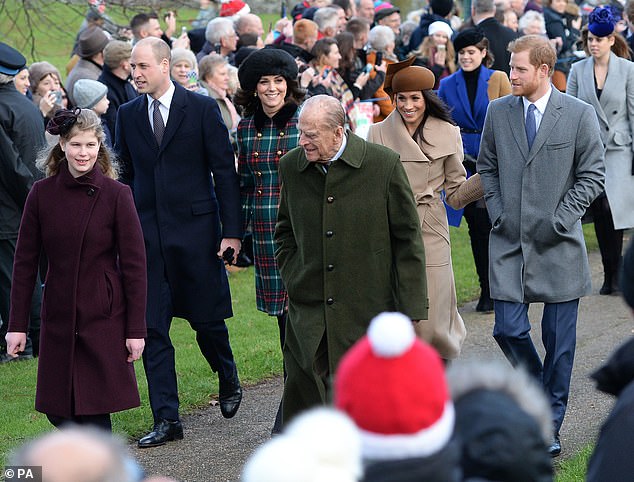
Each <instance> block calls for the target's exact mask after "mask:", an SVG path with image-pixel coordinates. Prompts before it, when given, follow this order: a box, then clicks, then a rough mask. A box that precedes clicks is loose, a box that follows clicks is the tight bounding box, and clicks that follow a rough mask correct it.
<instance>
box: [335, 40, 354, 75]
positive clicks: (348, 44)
mask: <svg viewBox="0 0 634 482" xmlns="http://www.w3.org/2000/svg"><path fill="white" fill-rule="evenodd" d="M335 40H336V41H337V47H339V54H340V55H341V60H340V61H339V69H337V70H339V71H341V72H349V71H351V70H353V69H354V61H355V59H356V57H357V53H356V52H355V50H354V35H352V34H351V33H350V32H341V33H340V34H337V36H336V37H335Z"/></svg>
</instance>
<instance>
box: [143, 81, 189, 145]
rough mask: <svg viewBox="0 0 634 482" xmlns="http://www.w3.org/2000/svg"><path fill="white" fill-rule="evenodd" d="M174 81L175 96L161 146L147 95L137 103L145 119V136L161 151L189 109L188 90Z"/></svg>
mask: <svg viewBox="0 0 634 482" xmlns="http://www.w3.org/2000/svg"><path fill="white" fill-rule="evenodd" d="M172 83H173V84H174V96H173V97H172V103H171V104H170V113H169V117H168V119H167V125H166V126H165V134H163V140H162V142H161V145H160V146H157V144H156V138H155V137H154V133H153V132H152V127H151V126H150V119H149V117H148V100H147V95H143V96H142V101H141V102H139V103H138V105H137V111H138V112H139V114H140V115H141V116H142V118H143V119H144V121H142V122H141V126H142V127H141V129H142V131H143V137H144V138H145V139H146V141H147V142H148V143H149V144H151V145H152V147H153V148H155V149H157V148H158V150H159V152H160V151H162V150H163V149H164V148H165V146H167V145H168V144H169V142H170V140H171V139H172V137H174V134H176V132H177V131H178V127H179V126H180V124H181V122H182V121H183V119H184V118H185V111H186V109H187V91H186V90H185V88H183V87H181V86H180V85H178V84H177V83H176V82H172ZM195 95H199V94H195Z"/></svg>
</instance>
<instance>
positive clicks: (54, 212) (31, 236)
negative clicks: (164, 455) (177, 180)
mask: <svg viewBox="0 0 634 482" xmlns="http://www.w3.org/2000/svg"><path fill="white" fill-rule="evenodd" d="M41 250H43V251H44V252H45V253H46V255H47V257H48V270H47V274H46V283H45V288H44V295H43V300H42V331H41V335H40V336H41V338H40V358H39V362H38V371H37V393H36V397H35V408H36V410H38V411H39V412H43V413H46V414H48V415H55V416H59V417H64V418H70V417H71V416H72V415H99V414H105V413H112V412H117V411H120V410H125V409H128V408H132V407H136V406H138V405H139V403H140V402H139V393H138V390H137V384H136V378H135V375H134V366H133V364H132V363H128V362H127V357H128V351H127V349H126V345H125V340H126V338H144V337H145V336H146V327H145V297H146V270H145V248H144V245H143V235H142V233H141V225H140V223H139V219H138V217H137V214H136V210H135V208H134V202H133V200H132V193H131V192H130V189H129V188H128V187H127V186H124V185H123V184H121V183H119V182H117V181H115V180H112V179H109V178H107V177H105V176H104V175H103V174H102V173H101V171H100V170H99V169H98V168H94V169H93V170H92V171H90V172H89V173H87V174H85V175H83V176H80V177H78V178H73V177H72V175H71V174H70V172H69V171H68V167H67V164H66V162H65V161H64V162H63V163H62V164H61V165H60V169H59V173H58V174H56V175H54V176H51V177H48V178H46V179H43V180H42V181H38V182H37V183H35V184H34V186H33V189H32V190H31V192H30V194H29V196H28V198H27V201H26V206H25V208H24V215H23V217H22V224H21V226H20V233H19V236H18V244H17V247H16V253H15V264H14V268H13V286H12V290H11V315H10V319H9V331H11V332H22V333H25V332H26V331H27V329H28V320H29V312H30V309H31V295H32V294H33V286H34V285H35V279H36V274H37V270H38V263H39V258H40V252H41ZM73 405H74V410H73V408H72V407H73Z"/></svg>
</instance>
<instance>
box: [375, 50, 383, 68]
mask: <svg viewBox="0 0 634 482" xmlns="http://www.w3.org/2000/svg"><path fill="white" fill-rule="evenodd" d="M382 63H383V52H377V53H376V60H375V61H374V65H381V64H382Z"/></svg>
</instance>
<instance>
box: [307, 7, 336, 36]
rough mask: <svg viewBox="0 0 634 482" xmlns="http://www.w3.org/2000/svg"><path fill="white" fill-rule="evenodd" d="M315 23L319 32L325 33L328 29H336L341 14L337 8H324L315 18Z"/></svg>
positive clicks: (317, 12)
mask: <svg viewBox="0 0 634 482" xmlns="http://www.w3.org/2000/svg"><path fill="white" fill-rule="evenodd" d="M313 21H314V22H315V23H316V24H317V26H318V27H319V31H320V32H323V31H325V30H326V29H327V28H332V29H336V28H337V22H338V21H339V12H337V9H336V8H332V7H323V8H320V9H318V10H317V11H316V12H315V15H314V16H313Z"/></svg>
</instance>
